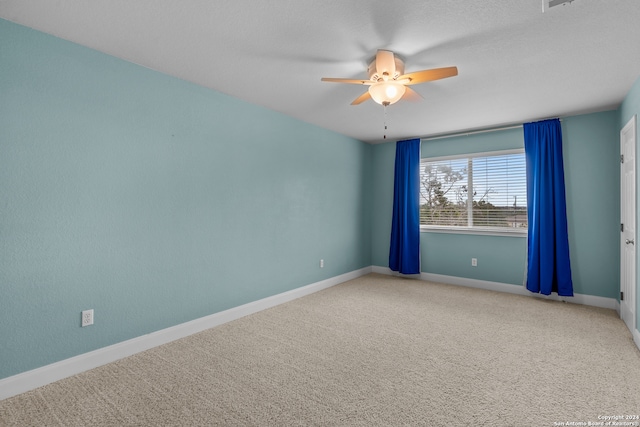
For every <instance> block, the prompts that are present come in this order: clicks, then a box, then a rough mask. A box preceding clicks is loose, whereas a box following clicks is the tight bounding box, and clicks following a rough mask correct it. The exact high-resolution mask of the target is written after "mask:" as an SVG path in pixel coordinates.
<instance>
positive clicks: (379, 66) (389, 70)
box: [376, 49, 396, 80]
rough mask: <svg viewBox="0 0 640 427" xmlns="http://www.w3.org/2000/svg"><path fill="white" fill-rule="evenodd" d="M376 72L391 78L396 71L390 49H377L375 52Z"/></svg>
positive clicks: (383, 76)
mask: <svg viewBox="0 0 640 427" xmlns="http://www.w3.org/2000/svg"><path fill="white" fill-rule="evenodd" d="M376 72H377V73H378V75H379V76H380V77H382V78H383V79H385V80H387V79H386V78H385V76H386V77H389V78H393V76H394V74H395V73H396V59H395V57H394V56H393V52H391V51H390V50H382V49H379V50H378V52H377V53H376Z"/></svg>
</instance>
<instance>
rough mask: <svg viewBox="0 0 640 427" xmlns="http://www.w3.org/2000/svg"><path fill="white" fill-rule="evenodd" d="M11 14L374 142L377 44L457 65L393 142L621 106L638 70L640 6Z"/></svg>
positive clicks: (61, 7)
mask: <svg viewBox="0 0 640 427" xmlns="http://www.w3.org/2000/svg"><path fill="white" fill-rule="evenodd" d="M0 17H2V18H4V19H7V20H9V21H13V22H17V23H19V24H23V25H26V26H28V27H32V28H35V29H37V30H40V31H43V32H45V33H49V34H53V35H55V36H57V37H60V38H63V39H66V40H70V41H72V42H75V43H78V44H81V45H84V46H88V47H90V48H93V49H96V50H99V51H102V52H105V53H108V54H110V55H113V56H116V57H119V58H122V59H125V60H127V61H131V62H134V63H137V64H140V65H143V66H145V67H148V68H151V69H154V70H158V71H161V72H163V73H166V74H169V75H172V76H176V77H179V78H181V79H184V80H187V81H190V82H194V83H197V84H199V85H202V86H205V87H208V88H212V89H215V90H218V91H220V92H224V93H227V94H229V95H232V96H235V97H238V98H241V99H244V100H246V101H249V102H251V103H254V104H258V105H262V106H265V107H267V108H270V109H273V110H276V111H280V112H282V113H285V114H287V115H290V116H292V117H295V118H298V119H300V120H303V121H305V122H308V123H313V124H315V125H318V126H321V127H323V128H327V129H331V130H334V131H336V132H339V133H342V134H345V135H349V136H352V137H354V138H357V139H360V140H363V141H367V142H379V141H380V140H382V137H383V135H384V133H385V131H384V127H383V123H384V112H383V111H384V109H383V107H382V106H380V105H378V104H375V103H373V102H372V101H367V102H365V103H363V104H361V105H359V106H351V105H349V104H350V103H351V101H353V100H354V99H355V98H356V97H357V96H359V95H360V94H361V93H363V92H364V91H365V90H366V87H365V86H359V85H346V84H337V83H327V82H321V81H320V78H321V77H344V78H356V79H366V78H367V74H366V67H367V65H368V63H369V61H370V60H371V59H373V57H374V56H375V53H376V50H377V49H381V48H382V49H389V50H393V51H394V52H396V53H397V54H399V55H400V56H401V57H403V58H404V59H405V68H406V69H405V71H406V72H413V71H418V70H422V69H428V68H439V67H448V66H453V65H455V66H457V67H458V70H459V75H458V76H457V77H452V78H447V79H443V80H439V81H435V82H429V83H424V84H420V85H416V86H412V88H414V89H415V90H416V91H417V92H418V93H420V94H421V95H422V96H423V97H424V101H422V102H408V101H400V102H399V103H397V104H394V105H392V106H390V107H388V108H387V124H388V130H387V131H386V135H387V140H396V139H401V138H408V137H416V136H430V135H437V134H442V133H449V132H455V131H462V130H470V129H479V128H487V127H494V126H501V125H506V124H513V123H521V122H523V121H533V120H538V119H542V118H548V117H556V116H568V115H575V114H580V113H586V112H594V111H602V110H608V109H613V108H616V107H617V106H618V105H619V104H620V102H621V101H622V100H623V98H624V96H625V95H626V94H627V93H628V91H629V89H630V88H631V86H632V84H633V83H634V81H635V80H636V78H637V77H638V75H639V74H640V1H638V0H575V1H574V2H573V3H571V4H568V5H563V6H556V7H554V8H551V9H550V10H548V11H547V12H545V13H542V3H541V0H482V1H473V0H458V1H452V0H438V1H434V0H385V1H380V0H368V1H365V0H348V1H345V0H324V1H319V0H273V1H258V0H253V1H251V0H226V1H224V0H216V1H212V0H136V1H132V0H90V1H89V0H0Z"/></svg>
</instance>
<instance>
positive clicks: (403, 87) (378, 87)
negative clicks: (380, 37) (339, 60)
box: [322, 49, 458, 107]
mask: <svg viewBox="0 0 640 427" xmlns="http://www.w3.org/2000/svg"><path fill="white" fill-rule="evenodd" d="M367 72H368V74H369V80H356V79H341V78H328V77H323V78H322V81H323V82H335V83H350V84H360V85H366V86H369V90H368V91H367V92H365V93H363V94H362V95H360V96H359V97H358V98H356V99H355V100H354V101H353V102H352V103H351V105H358V104H361V103H362V102H364V101H366V100H368V99H373V100H374V101H375V102H377V103H378V104H380V105H384V106H385V107H386V106H387V105H391V104H395V103H396V102H398V101H399V100H401V99H403V98H404V99H410V100H416V99H421V96H420V95H419V94H418V93H417V92H415V91H414V90H411V89H410V88H408V87H407V86H410V85H414V84H418V83H424V82H429V81H433V80H439V79H444V78H447V77H453V76H457V75H458V68H456V67H446V68H434V69H431V70H422V71H416V72H413V73H408V74H405V73H404V61H403V60H402V59H401V58H399V57H398V56H397V55H395V54H394V53H393V52H391V51H390V50H384V49H379V50H378V52H377V53H376V57H375V59H374V60H373V61H371V63H370V64H369V67H368V69H367Z"/></svg>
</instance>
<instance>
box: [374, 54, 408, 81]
mask: <svg viewBox="0 0 640 427" xmlns="http://www.w3.org/2000/svg"><path fill="white" fill-rule="evenodd" d="M393 59H394V60H395V63H396V72H395V74H394V75H393V76H390V78H391V79H392V80H395V79H397V78H398V77H400V76H401V75H403V74H404V61H403V60H402V59H400V58H398V57H397V56H396V55H393ZM367 72H368V73H369V79H370V80H371V81H373V82H378V81H380V80H384V79H383V78H382V76H381V75H379V74H378V71H377V70H376V59H375V58H373V61H371V63H370V64H369V68H367Z"/></svg>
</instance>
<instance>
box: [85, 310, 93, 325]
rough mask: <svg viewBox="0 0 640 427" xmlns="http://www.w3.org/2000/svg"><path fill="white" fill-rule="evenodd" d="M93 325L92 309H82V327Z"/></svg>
mask: <svg viewBox="0 0 640 427" xmlns="http://www.w3.org/2000/svg"><path fill="white" fill-rule="evenodd" d="M89 325H93V309H91V310H83V311H82V327H85V326H89Z"/></svg>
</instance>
